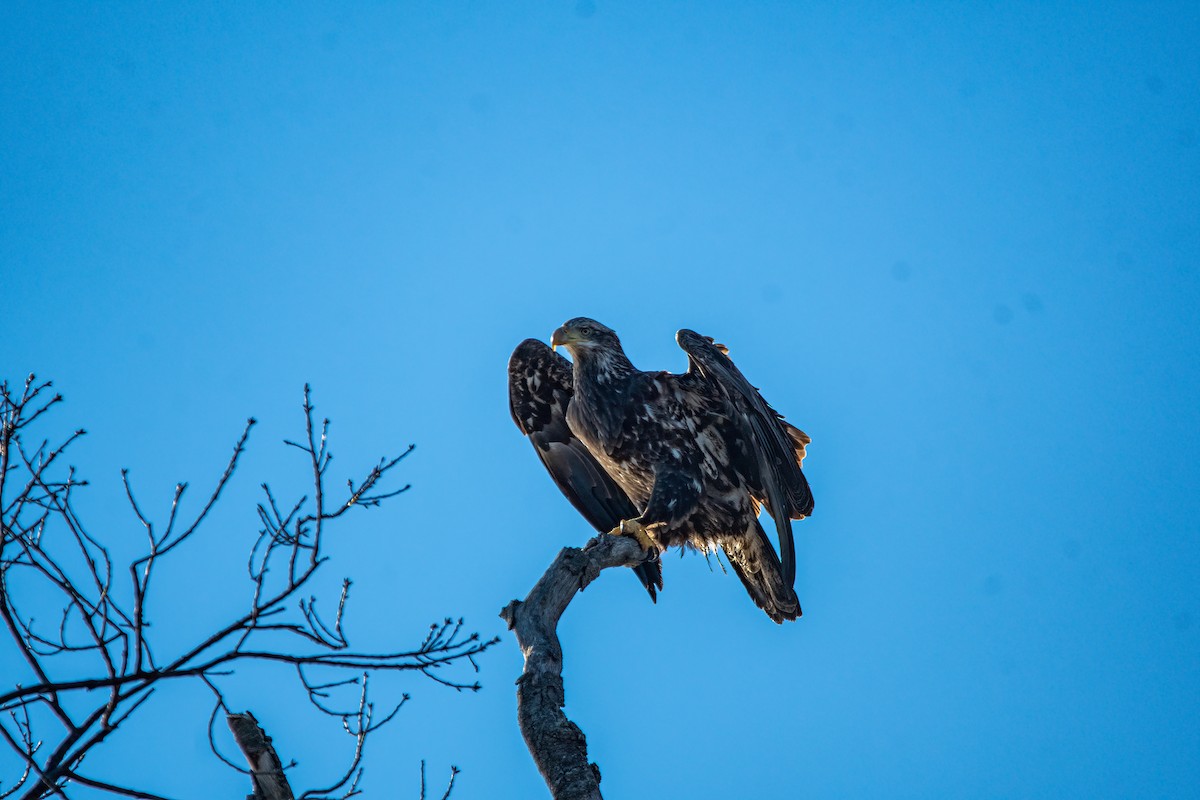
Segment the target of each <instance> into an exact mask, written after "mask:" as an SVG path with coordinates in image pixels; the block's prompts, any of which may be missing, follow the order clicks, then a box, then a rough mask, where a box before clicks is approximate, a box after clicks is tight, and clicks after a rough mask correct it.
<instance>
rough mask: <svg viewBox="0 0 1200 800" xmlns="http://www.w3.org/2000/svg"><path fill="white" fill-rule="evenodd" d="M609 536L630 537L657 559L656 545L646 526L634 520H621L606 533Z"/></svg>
mask: <svg viewBox="0 0 1200 800" xmlns="http://www.w3.org/2000/svg"><path fill="white" fill-rule="evenodd" d="M608 533H609V535H610V536H632V537H633V538H634V539H636V540H637V543H638V544H640V545H641V546H642V549H643V550H645V551H646V552H648V553H650V554H652V556H653V557H654V558H658V543H657V542H655V541H654V537H653V536H651V535H650V531H648V530H647V529H646V526H645V525H643V524H642V523H641V522H639V521H637V520H636V519H623V520H621V524H620V525H618V526H617V527H615V528H613V529H612V530H611V531H609V532H608Z"/></svg>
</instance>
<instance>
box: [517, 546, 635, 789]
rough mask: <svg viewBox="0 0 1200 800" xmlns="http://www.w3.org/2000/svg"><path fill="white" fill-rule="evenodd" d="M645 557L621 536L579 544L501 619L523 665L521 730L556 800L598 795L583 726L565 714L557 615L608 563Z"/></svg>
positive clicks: (596, 776) (566, 551)
mask: <svg viewBox="0 0 1200 800" xmlns="http://www.w3.org/2000/svg"><path fill="white" fill-rule="evenodd" d="M645 558H646V555H645V553H644V552H643V551H642V548H641V546H640V545H638V543H637V542H636V541H635V540H634V539H633V538H631V537H627V536H609V535H607V534H601V535H600V536H597V537H596V538H594V539H592V540H591V541H589V542H588V543H587V545H585V546H584V547H583V549H579V548H575V547H567V548H564V549H563V550H562V552H560V553H559V554H558V558H556V559H554V563H553V564H551V565H550V568H549V569H548V570H546V573H545V574H544V575H542V577H541V579H540V580H539V581H538V582H537V584H536V585H535V586H534V587H533V590H532V591H530V593H529V596H528V597H526V598H525V600H524V601H520V600H513V601H512V602H511V603H509V604H508V605H507V606H505V608H504V609H503V610H502V611H501V612H500V617H501V619H503V620H504V621H505V622H507V623H508V627H509V629H510V630H512V631H513V632H514V633H515V634H516V636H517V644H518V645H520V647H521V653H522V654H523V655H524V656H525V669H524V671H523V672H522V674H521V677H520V678H518V679H517V721H518V723H519V724H520V726H521V735H522V736H524V737H525V744H526V746H527V747H528V748H529V752H530V754H531V755H532V756H533V760H534V762H535V763H536V764H537V768H538V771H539V772H541V773H542V777H543V778H544V779H545V780H546V785H547V786H549V787H550V794H551V795H552V796H553V797H554V800H599V798H600V796H601V795H600V768H599V767H597V766H596V765H595V764H592V763H589V762H588V755H587V740H586V738H585V737H584V735H583V731H581V730H580V729H579V726H577V725H576V724H575V723H573V722H571V721H570V720H569V719H567V716H566V714H564V713H563V711H562V708H563V706H564V705H565V704H566V692H565V689H564V688H563V679H562V668H563V653H562V646H561V645H560V644H559V641H558V620H559V618H560V617H562V614H563V612H564V611H566V609H567V605H568V604H569V603H570V602H571V600H572V598H574V597H575V593H576V592H579V591H582V590H583V589H585V588H587V586H588V584H590V583H591V582H592V581H594V580H595V579H596V578H597V577H599V575H600V571H601V570H604V569H608V568H609V567H635V566H637V565H638V564H641V563H642V562H643V561H644V560H645Z"/></svg>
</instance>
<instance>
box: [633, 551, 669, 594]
mask: <svg viewBox="0 0 1200 800" xmlns="http://www.w3.org/2000/svg"><path fill="white" fill-rule="evenodd" d="M633 572H634V574H635V575H637V577H638V580H639V581H641V582H642V586H645V587H646V591H647V592H649V593H650V601H651V602H653V603H657V602H658V592H659V591H660V590H661V589H662V588H663V578H662V564H661V563H659V562H658V561H644V562H642V563H641V564H638V565H637V566H636V567H634V568H633Z"/></svg>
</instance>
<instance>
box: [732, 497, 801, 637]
mask: <svg viewBox="0 0 1200 800" xmlns="http://www.w3.org/2000/svg"><path fill="white" fill-rule="evenodd" d="M721 545H722V549H724V551H725V557H726V558H728V559H729V565H730V566H731V567H733V571H734V572H735V573H736V574H737V576H738V578H740V579H741V581H742V585H743V586H745V587H746V592H747V593H749V595H750V599H752V600H753V601H754V603H755V605H757V606H758V607H759V608H761V609H762V610H763V611H765V612H767V616H768V617H770V618H771V619H773V620H774V621H775V622H778V623H780V624H782V623H783V622H784V620H790V619H796V618H797V617H799V616H800V614H801V611H800V599H799V598H798V597H796V591H795V590H794V589H793V588H792V587H791V585H790V584H789V583H788V582H787V581H785V580H784V576H783V566H782V565H781V564H780V563H779V556H778V555H776V554H775V548H774V547H772V546H771V540H770V539H768V538H767V534H766V532H765V531H764V530H763V529H762V526H761V525H759V524H758V520H754V521H753V525H752V526H751V527H750V528H749V529H748V530H747V531H746V533H745V535H742V536H737V537H733V536H730V537H726V539H725V541H723V542H722V543H721Z"/></svg>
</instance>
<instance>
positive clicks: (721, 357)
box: [675, 329, 813, 586]
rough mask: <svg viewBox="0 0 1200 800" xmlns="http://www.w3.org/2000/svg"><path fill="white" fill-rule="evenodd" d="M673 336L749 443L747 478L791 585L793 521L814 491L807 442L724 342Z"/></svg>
mask: <svg viewBox="0 0 1200 800" xmlns="http://www.w3.org/2000/svg"><path fill="white" fill-rule="evenodd" d="M675 339H676V341H678V342H679V346H680V347H682V348H683V350H684V352H686V353H687V354H688V357H689V362H690V365H689V369H688V373H689V374H692V375H695V376H697V377H699V378H700V379H701V380H703V381H704V383H705V384H707V385H708V386H709V388H710V389H711V390H712V391H713V393H714V394H715V395H716V396H717V397H718V398H720V399H721V400H722V401H723V403H724V405H725V410H726V414H727V415H728V417H729V419H730V420H731V421H733V423H734V424H735V425H736V426H737V427H738V430H739V433H740V435H741V438H742V439H743V441H744V442H745V443H746V445H747V448H748V450H749V457H750V462H751V463H749V464H747V465H746V466H747V467H748V468H749V470H748V471H749V472H750V475H749V476H748V477H749V478H750V479H751V481H752V482H753V483H756V484H757V485H756V486H752V487H751V488H752V493H754V494H756V495H758V498H757V499H760V500H762V501H763V502H765V503H766V506H767V510H768V511H769V512H770V513H771V517H772V518H773V519H774V520H775V528H776V531H777V532H778V534H779V551H780V553H779V555H780V560H781V562H782V565H783V575H784V580H785V581H786V582H787V585H788V586H791V585H792V584H793V583H794V581H795V578H796V548H795V543H794V542H793V540H792V519H802V518H804V517H806V516H808V515H809V514H811V513H812V510H813V497H812V491H811V490H810V489H809V486H808V481H807V479H805V477H804V473H803V472H802V471H801V469H800V461H801V459H803V457H804V448H805V447H806V446H807V445H808V443H809V441H811V440H810V439H809V438H808V436H807V435H806V434H804V433H803V432H802V431H800V430H799V429H798V428H795V427H793V426H791V425H789V424H788V423H786V422H784V421H783V417H781V416H780V415H779V414H778V413H777V412H776V411H775V409H773V408H771V406H769V405H768V404H767V401H766V400H764V399H763V398H762V395H760V394H759V393H758V389H756V388H755V387H754V386H752V385H751V384H750V382H749V381H748V380H746V376H744V375H743V374H742V372H741V370H739V369H738V368H737V367H736V366H734V363H733V362H732V361H731V360H730V359H729V355H728V353H729V351H728V349H727V348H726V347H725V346H724V345H720V344H717V343H716V342H714V341H713V340H712V339H711V338H710V337H708V336H701V335H700V334H698V333H696V332H695V331H690V330H686V329H685V330H681V331H679V333H678V334H676V336H675Z"/></svg>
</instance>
